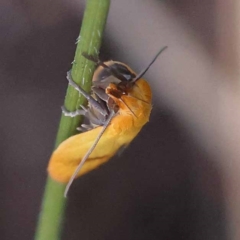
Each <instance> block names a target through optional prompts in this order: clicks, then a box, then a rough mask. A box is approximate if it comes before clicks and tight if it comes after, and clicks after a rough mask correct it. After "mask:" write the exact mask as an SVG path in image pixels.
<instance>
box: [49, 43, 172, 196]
mask: <svg viewBox="0 0 240 240" xmlns="http://www.w3.org/2000/svg"><path fill="white" fill-rule="evenodd" d="M166 48H167V47H164V48H162V49H161V50H160V51H159V52H158V53H157V55H156V56H155V57H154V58H153V60H152V61H151V62H150V63H149V64H148V66H147V67H146V68H145V69H144V70H143V71H141V72H140V73H139V74H136V73H135V72H134V71H133V70H132V69H131V68H130V67H128V66H127V65H126V64H124V63H121V62H116V61H108V62H101V61H99V60H98V59H95V58H94V57H92V56H88V55H86V54H85V55H84V56H85V57H86V58H87V59H88V60H91V61H94V62H96V63H97V64H98V65H99V66H98V68H97V69H96V71H95V72H94V75H93V80H92V82H93V84H92V94H91V95H90V94H88V93H86V92H85V91H84V90H83V89H82V88H80V87H79V86H78V85H77V84H76V83H75V82H74V81H73V80H72V78H71V74H70V72H68V74H67V79H68V82H69V84H70V85H71V86H72V87H74V88H75V89H76V90H77V91H78V92H79V93H80V94H82V95H83V96H84V97H86V99H87V100H88V108H85V107H84V106H81V107H82V109H78V110H76V111H75V112H68V111H67V110H66V109H65V108H64V107H62V110H63V113H64V114H65V115H66V116H69V117H75V116H77V115H84V116H85V117H86V118H87V119H88V121H89V123H88V124H82V125H81V127H80V128H81V130H83V131H84V132H83V133H81V134H76V135H74V136H72V137H70V138H68V139H67V140H65V141H64V142H62V143H61V144H60V145H59V146H58V148H57V149H56V150H55V151H54V152H53V154H52V156H51V158H50V162H49V165H48V172H49V175H50V176H51V178H52V179H54V180H56V181H58V182H61V183H68V184H67V187H66V190H65V194H64V195H65V196H66V195H67V192H68V190H69V188H70V186H71V184H72V182H73V180H74V179H75V178H76V177H79V176H81V175H83V174H85V173H87V172H89V171H91V170H93V169H95V168H97V167H98V166H100V165H102V164H103V163H105V162H107V161H108V160H109V159H110V158H111V157H112V156H114V155H115V154H116V153H117V152H118V151H119V150H120V149H122V148H125V147H127V146H128V145H129V143H130V142H131V141H132V140H133V139H134V138H135V137H136V135H137V134H138V133H139V131H140V130H141V128H142V127H143V126H144V125H145V124H146V123H147V122H148V121H149V116H150V113H151V109H152V104H151V102H152V93H151V89H150V86H149V84H148V83H147V82H146V81H145V80H144V79H142V76H143V75H144V74H145V73H146V71H147V70H148V69H149V67H150V66H151V65H152V64H153V63H154V61H155V60H156V59H157V57H158V56H159V55H160V53H162V52H163V51H164V50H165V49H166Z"/></svg>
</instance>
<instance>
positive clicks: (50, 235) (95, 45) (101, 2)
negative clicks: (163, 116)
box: [35, 0, 110, 240]
mask: <svg viewBox="0 0 240 240" xmlns="http://www.w3.org/2000/svg"><path fill="white" fill-rule="evenodd" d="M109 5H110V0H87V2H86V9H85V12H84V17H83V21H82V27H81V31H80V34H79V37H78V38H77V49H76V53H75V57H74V61H73V66H72V70H71V75H72V78H73V80H74V81H75V82H76V83H77V84H78V85H79V86H81V87H82V88H83V89H84V90H86V91H87V92H89V91H90V88H91V80H92V76H93V72H94V68H95V66H94V63H92V62H90V61H88V60H86V59H85V58H84V57H83V56H82V53H83V52H85V53H87V54H89V55H94V56H98V53H99V49H100V46H101V40H102V36H103V30H104V27H105V23H106V19H107V14H108V10H109ZM85 103H86V100H85V99H84V98H83V97H82V96H79V93H78V92H77V91H76V90H75V89H74V88H72V87H71V86H69V87H68V89H67V94H66V97H65V101H64V105H65V107H66V109H67V110H69V111H75V110H76V109H77V108H79V106H80V104H82V105H83V104H85ZM80 121H81V118H80V117H75V118H70V117H65V116H64V115H63V114H62V116H61V120H60V124H59V130H58V133H57V137H56V143H55V148H57V147H58V145H59V144H60V143H61V142H63V141H64V140H65V139H67V138H69V137H70V136H72V135H74V134H75V133H76V128H77V127H78V126H79V124H80ZM80 147H81V146H79V148H80ZM65 186H66V185H65V184H61V183H58V182H56V181H54V180H52V179H51V178H50V177H48V179H47V182H46V187H45V192H44V196H43V201H42V208H41V212H40V215H39V221H38V226H37V230H36V234H35V240H58V239H60V235H61V230H62V221H63V218H64V212H65V207H66V199H65V198H64V197H63V193H64V190H65Z"/></svg>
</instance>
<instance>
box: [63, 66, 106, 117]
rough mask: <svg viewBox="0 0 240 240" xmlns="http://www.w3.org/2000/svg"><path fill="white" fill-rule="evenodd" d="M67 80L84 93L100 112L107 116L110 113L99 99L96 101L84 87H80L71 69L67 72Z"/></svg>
mask: <svg viewBox="0 0 240 240" xmlns="http://www.w3.org/2000/svg"><path fill="white" fill-rule="evenodd" d="M67 80H68V83H69V85H71V86H72V87H74V88H75V89H76V90H77V91H78V92H79V93H80V94H82V95H83V96H84V97H85V98H86V99H87V100H88V102H89V103H90V104H91V105H92V106H93V107H94V108H95V109H97V110H98V111H99V113H101V114H102V115H103V116H107V115H108V111H107V109H105V108H103V107H102V106H101V105H100V104H99V103H98V101H96V100H95V99H94V98H93V97H92V96H91V95H90V94H89V93H87V92H85V91H84V90H83V89H82V88H80V87H79V86H78V85H77V84H76V83H75V82H74V81H73V80H72V77H71V73H70V71H68V72H67Z"/></svg>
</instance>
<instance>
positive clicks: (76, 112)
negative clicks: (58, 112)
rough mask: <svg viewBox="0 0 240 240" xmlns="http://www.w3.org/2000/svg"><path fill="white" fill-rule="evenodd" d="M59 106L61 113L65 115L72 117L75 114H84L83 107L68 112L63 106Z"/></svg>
mask: <svg viewBox="0 0 240 240" xmlns="http://www.w3.org/2000/svg"><path fill="white" fill-rule="evenodd" d="M61 108H62V113H63V114H64V116H66V117H72V118H73V117H76V116H79V115H83V116H85V115H86V110H85V109H77V110H76V111H73V112H70V111H68V110H67V109H66V108H65V106H62V107H61Z"/></svg>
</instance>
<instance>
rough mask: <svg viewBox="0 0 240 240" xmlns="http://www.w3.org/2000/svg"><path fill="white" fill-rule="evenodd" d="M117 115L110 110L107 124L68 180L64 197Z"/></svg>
mask: <svg viewBox="0 0 240 240" xmlns="http://www.w3.org/2000/svg"><path fill="white" fill-rule="evenodd" d="M114 115H115V112H114V111H111V112H110V115H109V117H108V119H107V121H106V123H105V125H104V126H103V129H102V131H101V132H100V133H99V135H98V137H97V138H96V140H95V142H94V144H93V145H92V147H91V148H90V149H89V150H88V151H87V153H86V154H85V156H84V157H83V159H82V161H81V162H80V163H79V164H78V166H77V168H76V170H75V171H74V173H73V175H72V176H71V178H70V180H69V181H68V184H67V186H66V188H65V191H64V197H65V198H66V197H67V194H68V192H69V189H70V187H71V185H72V183H73V181H74V179H75V177H76V176H77V174H78V173H79V171H80V170H81V168H82V166H83V164H84V163H85V162H86V160H87V159H88V157H89V156H90V154H91V153H92V152H93V150H94V149H95V147H96V146H97V144H98V142H99V140H100V139H101V137H102V135H103V133H104V132H105V131H106V129H107V127H108V126H109V124H110V122H111V120H112V118H113V117H114Z"/></svg>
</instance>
